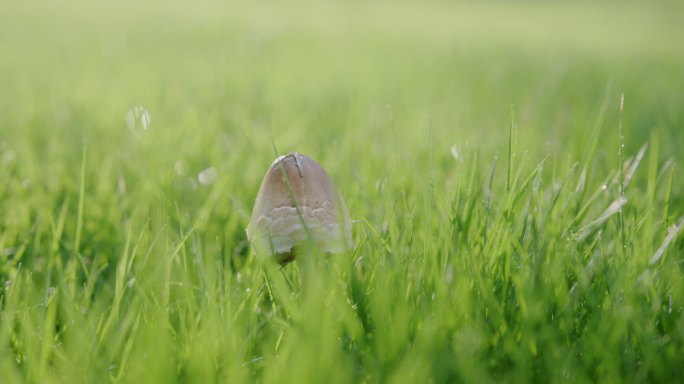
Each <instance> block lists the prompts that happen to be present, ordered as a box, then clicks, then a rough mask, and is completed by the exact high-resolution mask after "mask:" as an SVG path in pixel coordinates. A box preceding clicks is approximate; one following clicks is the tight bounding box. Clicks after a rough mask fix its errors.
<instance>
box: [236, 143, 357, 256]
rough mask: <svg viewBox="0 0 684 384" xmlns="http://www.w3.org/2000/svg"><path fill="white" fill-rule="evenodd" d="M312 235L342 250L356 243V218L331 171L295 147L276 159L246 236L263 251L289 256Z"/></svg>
mask: <svg viewBox="0 0 684 384" xmlns="http://www.w3.org/2000/svg"><path fill="white" fill-rule="evenodd" d="M281 164H282V169H281ZM283 169H284V171H285V175H286V176H287V181H289V186H290V188H291V190H292V196H290V191H289V190H288V183H287V182H286V180H285V178H284V177H283ZM293 197H294V201H293V199H292V198H293ZM295 204H296V207H295ZM297 210H299V213H298V212H297ZM300 215H301V218H300ZM302 221H303V222H304V223H302ZM305 226H306V227H305ZM309 235H310V236H311V240H312V241H313V243H314V244H315V245H316V247H317V248H318V249H320V250H321V251H324V252H330V253H340V252H342V251H344V250H345V248H347V247H349V246H351V220H350V219H349V212H348V210H347V206H346V205H345V204H344V200H343V199H342V195H340V193H339V192H337V189H336V188H335V185H334V184H333V182H332V180H331V179H330V176H328V173H327V172H325V170H324V169H323V167H321V166H320V165H319V164H318V163H317V162H315V161H314V160H312V159H311V158H309V157H307V156H305V155H302V154H300V153H296V152H295V153H290V154H288V155H286V156H281V157H279V158H278V159H276V160H275V161H274V162H273V163H272V164H271V166H270V168H269V169H268V171H267V172H266V176H264V180H263V181H262V182H261V187H260V188H259V193H258V194H257V197H256V201H255V202H254V210H253V211H252V219H251V220H250V222H249V225H248V226H247V238H248V239H249V241H250V242H252V244H253V246H254V247H255V248H256V249H258V250H259V251H260V252H264V253H266V254H267V255H273V254H275V255H276V256H277V257H278V260H279V261H281V262H286V261H290V260H292V258H293V257H294V247H295V246H296V245H297V244H299V243H302V242H304V241H307V238H308V236H309Z"/></svg>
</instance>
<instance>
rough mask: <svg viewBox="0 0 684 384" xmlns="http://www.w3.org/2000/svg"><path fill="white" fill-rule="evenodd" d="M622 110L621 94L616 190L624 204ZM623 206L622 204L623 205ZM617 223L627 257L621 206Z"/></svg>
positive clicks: (623, 216) (623, 214)
mask: <svg viewBox="0 0 684 384" xmlns="http://www.w3.org/2000/svg"><path fill="white" fill-rule="evenodd" d="M624 110H625V94H624V93H621V94H620V120H619V123H618V177H619V184H618V188H619V191H620V196H619V199H624V201H625V202H626V201H627V200H626V198H625V168H624V166H623V164H624V149H625V143H624V140H625V136H624V132H623V125H622V124H623V116H624ZM623 205H624V204H623ZM618 221H619V224H620V245H621V249H622V256H626V255H627V249H626V243H625V242H626V239H625V238H626V234H625V211H624V210H623V209H622V205H621V206H620V210H619V212H618Z"/></svg>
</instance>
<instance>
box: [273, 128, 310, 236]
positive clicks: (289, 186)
mask: <svg viewBox="0 0 684 384" xmlns="http://www.w3.org/2000/svg"><path fill="white" fill-rule="evenodd" d="M271 144H273V153H275V156H276V158H277V159H278V167H279V168H280V173H281V175H282V176H283V180H284V181H285V185H286V186H287V193H288V194H289V195H290V200H292V204H293V205H294V208H295V212H297V217H298V218H299V222H300V223H301V224H302V227H304V233H306V238H307V240H308V241H309V242H311V241H313V237H311V232H309V227H308V226H307V225H306V222H304V216H302V212H301V211H300V209H299V204H297V200H296V199H295V197H294V192H292V185H290V179H288V177H287V173H285V167H284V166H283V162H282V157H281V156H279V155H278V148H276V143H275V139H274V138H273V137H272V136H271ZM294 156H295V161H296V162H298V160H297V155H294Z"/></svg>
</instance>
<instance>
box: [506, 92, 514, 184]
mask: <svg viewBox="0 0 684 384" xmlns="http://www.w3.org/2000/svg"><path fill="white" fill-rule="evenodd" d="M513 156H514V155H513V104H511V114H510V121H509V124H508V173H507V177H506V192H510V191H511V172H512V170H513Z"/></svg>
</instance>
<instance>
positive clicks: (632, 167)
mask: <svg viewBox="0 0 684 384" xmlns="http://www.w3.org/2000/svg"><path fill="white" fill-rule="evenodd" d="M647 149H648V143H644V145H642V146H641V148H640V149H639V152H638V153H637V155H636V157H635V158H634V160H633V161H632V162H631V163H630V165H629V170H628V171H627V174H626V175H625V179H624V180H623V181H622V188H623V189H625V190H626V189H627V186H629V182H630V181H632V178H633V177H634V173H636V170H637V168H639V164H641V160H643V158H644V154H645V153H646V150H647Z"/></svg>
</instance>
